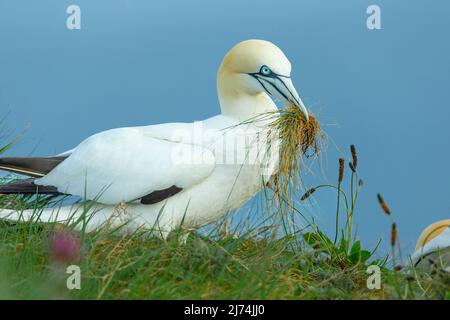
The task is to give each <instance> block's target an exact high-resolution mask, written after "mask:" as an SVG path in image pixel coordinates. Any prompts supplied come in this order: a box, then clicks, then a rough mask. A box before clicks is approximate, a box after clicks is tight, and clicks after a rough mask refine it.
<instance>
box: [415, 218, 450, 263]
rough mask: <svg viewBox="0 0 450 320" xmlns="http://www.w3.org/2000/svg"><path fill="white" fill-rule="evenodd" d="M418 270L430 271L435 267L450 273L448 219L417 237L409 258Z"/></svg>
mask: <svg viewBox="0 0 450 320" xmlns="http://www.w3.org/2000/svg"><path fill="white" fill-rule="evenodd" d="M411 260H412V262H413V264H414V265H415V266H416V267H418V268H419V269H422V270H425V271H432V270H433V269H434V268H435V267H437V268H439V269H442V270H445V271H448V272H450V219H448V220H441V221H438V222H435V223H433V224H431V225H429V226H428V227H427V228H425V230H424V231H423V232H422V234H421V235H420V237H419V240H418V241H417V245H416V251H415V252H414V254H413V255H412V256H411Z"/></svg>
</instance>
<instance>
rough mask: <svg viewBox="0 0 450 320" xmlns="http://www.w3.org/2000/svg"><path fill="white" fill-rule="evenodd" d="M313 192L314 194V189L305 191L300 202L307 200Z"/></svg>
mask: <svg viewBox="0 0 450 320" xmlns="http://www.w3.org/2000/svg"><path fill="white" fill-rule="evenodd" d="M314 192H316V188H311V189H309V190H308V191H306V192H305V193H304V194H303V196H302V197H301V199H300V200H302V201H305V200H306V199H308V198H309V197H310V196H311V195H312V194H313V193H314Z"/></svg>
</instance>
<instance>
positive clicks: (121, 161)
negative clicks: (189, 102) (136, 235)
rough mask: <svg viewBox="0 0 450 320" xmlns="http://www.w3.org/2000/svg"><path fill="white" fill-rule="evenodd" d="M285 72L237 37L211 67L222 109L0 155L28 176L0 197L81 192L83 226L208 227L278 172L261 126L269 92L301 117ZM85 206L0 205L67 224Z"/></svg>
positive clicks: (266, 49) (268, 49)
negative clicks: (54, 147) (21, 154)
mask: <svg viewBox="0 0 450 320" xmlns="http://www.w3.org/2000/svg"><path fill="white" fill-rule="evenodd" d="M290 74H291V65H290V63H289V61H288V59H287V58H286V57H285V55H284V54H283V53H282V51H281V50H280V49H279V48H278V47H276V46H275V45H273V44H272V43H270V42H267V41H262V40H247V41H244V42H241V43H239V44H237V45H236V46H235V47H234V48H232V49H231V50H230V51H229V52H228V53H227V55H226V56H225V58H224V60H223V62H222V64H221V66H220V69H219V72H218V77H217V89H218V95H219V101H220V106H221V111H222V112H221V114H220V115H217V116H214V117H212V118H209V119H206V120H204V121H199V122H194V123H166V124H159V125H150V126H144V127H132V128H119V129H112V130H109V131H105V132H101V133H99V134H96V135H93V136H91V137H89V138H88V139H86V140H85V141H83V142H82V143H80V144H79V145H78V146H77V147H76V148H74V149H72V150H70V151H67V152H65V153H63V154H60V155H57V156H55V157H48V158H2V159H0V169H4V170H8V171H12V172H18V173H22V174H27V175H29V176H32V177H34V179H33V180H30V181H27V182H25V183H24V182H22V183H19V184H10V185H6V186H2V187H0V193H50V194H52V193H62V194H70V195H75V196H79V197H81V198H83V199H84V200H85V201H86V203H89V204H90V206H91V211H93V212H94V214H92V215H91V216H90V217H89V222H88V224H87V225H86V226H85V229H86V230H87V231H91V230H95V229H97V228H100V227H102V226H105V224H108V225H110V226H113V227H114V226H118V225H123V230H135V229H137V228H142V227H143V228H147V229H155V230H157V232H156V233H155V235H157V236H161V237H162V238H165V237H167V235H168V234H169V233H170V232H171V231H173V230H174V229H176V228H179V227H180V226H181V225H182V226H183V227H185V228H192V229H195V228H199V227H202V226H205V225H207V224H209V223H211V222H213V221H216V220H217V219H219V218H220V217H223V216H224V215H225V214H226V213H228V212H229V211H230V210H233V209H236V208H238V207H240V206H241V205H242V204H243V203H244V202H246V201H247V200H249V199H250V198H251V197H253V196H254V195H255V194H256V193H257V192H258V191H259V190H261V188H262V187H263V186H264V183H265V181H267V180H268V177H270V176H271V175H272V174H274V172H275V171H276V168H277V163H278V152H277V151H278V150H277V148H276V145H275V142H274V141H275V140H276V139H270V135H273V134H274V133H273V132H270V131H269V127H268V125H269V123H270V122H271V121H273V119H274V118H273V117H274V116H276V115H277V114H278V113H277V112H278V109H277V107H276V105H275V103H274V102H273V100H272V99H271V97H274V98H276V99H279V100H282V101H284V102H289V101H290V102H292V103H294V104H296V105H297V106H298V107H299V108H300V109H301V110H302V111H303V112H304V113H305V116H306V117H307V111H306V108H305V107H304V105H303V103H302V101H301V99H300V97H299V95H298V93H297V92H296V90H295V88H294V86H293V84H292V81H291V79H290ZM268 150H270V151H268ZM86 203H83V204H77V205H70V206H69V205H66V206H62V207H59V208H46V209H44V210H43V211H42V212H41V213H40V214H39V215H38V216H37V217H36V215H35V213H34V212H33V211H32V210H25V211H23V212H16V211H14V210H7V209H0V218H3V219H9V220H19V219H24V220H27V219H31V218H33V217H32V216H33V215H34V219H35V220H38V221H42V222H55V221H57V222H65V221H68V220H69V219H71V220H74V219H79V218H80V217H81V216H82V215H83V214H85V213H83V211H84V208H85V207H86Z"/></svg>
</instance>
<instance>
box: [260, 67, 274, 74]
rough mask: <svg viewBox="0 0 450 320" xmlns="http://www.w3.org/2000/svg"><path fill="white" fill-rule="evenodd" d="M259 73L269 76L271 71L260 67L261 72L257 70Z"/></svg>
mask: <svg viewBox="0 0 450 320" xmlns="http://www.w3.org/2000/svg"><path fill="white" fill-rule="evenodd" d="M259 73H260V74H262V75H263V76H269V75H270V74H271V73H272V70H270V68H269V67H268V66H262V67H261V70H259Z"/></svg>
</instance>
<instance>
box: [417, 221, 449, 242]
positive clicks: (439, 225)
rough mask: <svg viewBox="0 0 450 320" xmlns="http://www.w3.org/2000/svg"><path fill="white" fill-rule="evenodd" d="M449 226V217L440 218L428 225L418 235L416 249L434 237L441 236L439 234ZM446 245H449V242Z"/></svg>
mask: <svg viewBox="0 0 450 320" xmlns="http://www.w3.org/2000/svg"><path fill="white" fill-rule="evenodd" d="M449 228H450V219H448V220H441V221H438V222H435V223H433V224H431V225H429V226H428V227H427V228H425V230H424V231H423V232H422V234H421V235H420V237H419V240H418V241H417V244H416V249H420V248H422V247H424V246H425V245H426V244H427V243H429V242H430V241H431V240H433V239H434V238H437V237H439V236H441V234H442V233H444V232H445V231H447V232H448V229H449ZM448 246H450V242H449V243H448Z"/></svg>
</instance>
